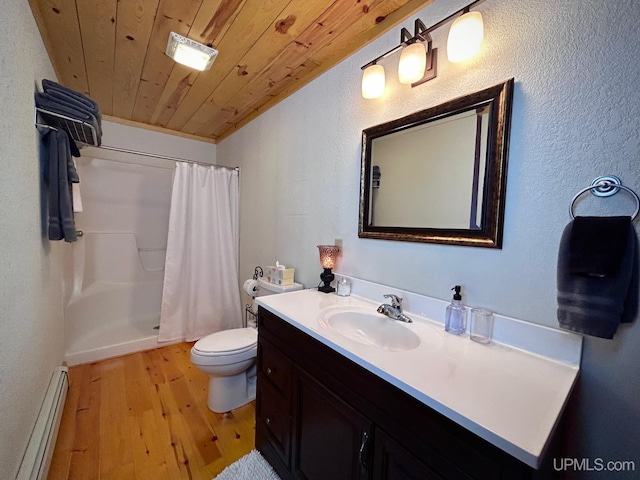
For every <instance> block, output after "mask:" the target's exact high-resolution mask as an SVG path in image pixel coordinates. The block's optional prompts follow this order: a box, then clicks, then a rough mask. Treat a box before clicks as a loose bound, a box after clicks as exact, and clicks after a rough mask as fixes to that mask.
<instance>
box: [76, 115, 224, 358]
mask: <svg viewBox="0 0 640 480" xmlns="http://www.w3.org/2000/svg"><path fill="white" fill-rule="evenodd" d="M103 130H104V135H103V142H104V143H105V144H106V145H110V146H117V147H120V148H126V149H128V150H135V151H142V152H146V153H156V154H160V155H168V156H175V157H177V158H185V157H186V156H188V157H189V158H190V159H194V160H198V161H204V160H205V159H208V160H209V161H211V160H215V145H213V144H209V143H206V142H195V141H193V140H188V139H184V138H176V137H173V136H169V135H166V134H160V133H157V132H149V131H146V130H141V129H137V128H132V127H128V126H123V125H119V124H115V123H111V122H105V124H104V129H103ZM207 152H208V154H207ZM77 164H78V171H79V175H80V189H81V194H82V198H83V204H84V211H83V212H80V213H77V214H76V227H77V228H78V229H80V230H83V232H84V236H82V237H80V238H79V239H78V241H77V242H75V243H74V244H72V245H70V246H69V249H70V253H71V254H70V255H68V260H69V261H68V267H67V269H68V271H69V274H70V276H71V279H70V280H69V281H68V282H67V285H68V289H67V295H66V296H65V299H66V302H65V360H66V361H67V363H68V364H69V365H77V364H81V363H87V362H92V361H97V360H102V359H105V358H110V357H114V356H119V355H124V354H128V353H132V352H137V351H141V350H147V349H151V348H155V347H158V346H162V345H166V343H159V342H158V330H157V329H156V328H154V327H157V326H158V325H159V323H160V307H161V302H162V283H163V275H164V263H165V254H166V242H167V230H168V224H169V206H170V199H171V187H172V178H173V172H174V166H175V162H173V161H168V160H162V159H157V158H149V157H144V156H141V155H133V154H126V153H121V152H114V151H109V150H100V149H97V148H91V147H89V148H86V149H83V150H82V157H81V158H80V159H78V161H77Z"/></svg>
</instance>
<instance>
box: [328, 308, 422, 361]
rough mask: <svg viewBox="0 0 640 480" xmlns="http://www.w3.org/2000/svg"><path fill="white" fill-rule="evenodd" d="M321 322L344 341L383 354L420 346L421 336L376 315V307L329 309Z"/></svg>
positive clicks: (400, 324) (380, 315) (396, 322)
mask: <svg viewBox="0 0 640 480" xmlns="http://www.w3.org/2000/svg"><path fill="white" fill-rule="evenodd" d="M318 321H319V323H320V325H322V326H323V327H324V328H327V329H330V330H333V331H334V332H336V333H339V334H340V335H342V336H343V337H346V338H348V339H350V340H353V341H356V342H358V343H361V344H363V345H371V346H375V347H378V348H382V349H384V350H390V351H401V350H412V349H414V348H416V347H418V345H420V337H419V336H418V335H416V334H415V333H414V332H413V331H411V330H409V328H408V327H407V326H405V325H404V324H403V323H401V322H399V321H397V320H391V319H389V318H388V317H386V316H384V315H382V314H380V313H377V312H376V311H375V308H374V307H357V306H349V307H342V306H341V307H329V308H326V309H325V310H323V311H322V312H321V313H320V316H319V318H318Z"/></svg>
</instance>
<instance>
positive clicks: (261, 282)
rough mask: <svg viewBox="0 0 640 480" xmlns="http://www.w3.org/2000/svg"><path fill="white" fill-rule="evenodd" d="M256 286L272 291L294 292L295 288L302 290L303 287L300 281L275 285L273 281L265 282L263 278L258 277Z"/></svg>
mask: <svg viewBox="0 0 640 480" xmlns="http://www.w3.org/2000/svg"><path fill="white" fill-rule="evenodd" d="M258 286H259V287H260V288H264V289H265V290H269V291H270V292H274V293H285V292H295V291H296V290H302V288H303V285H302V284H301V283H295V282H294V283H292V284H291V285H276V284H275V283H271V282H267V281H266V280H265V279H263V278H259V279H258Z"/></svg>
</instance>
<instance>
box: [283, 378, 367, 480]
mask: <svg viewBox="0 0 640 480" xmlns="http://www.w3.org/2000/svg"><path fill="white" fill-rule="evenodd" d="M294 379H295V390H294V392H295V393H294V401H295V407H294V410H295V411H296V418H295V427H294V428H295V438H294V446H293V473H294V477H295V478H300V479H305V480H327V479H332V480H334V479H335V480H343V479H344V480H357V479H362V480H364V479H369V478H371V475H370V468H369V463H370V457H371V453H370V451H369V449H370V448H371V447H372V444H373V438H372V435H373V425H372V423H371V422H370V421H369V420H368V419H367V418H365V417H364V416H362V415H361V414H360V413H358V412H357V411H356V410H354V409H353V408H352V407H350V406H349V405H347V404H346V403H344V402H343V401H342V400H340V399H339V398H338V397H336V396H335V395H334V394H332V393H331V392H330V391H329V390H327V389H326V388H325V387H324V386H322V385H321V384H320V383H318V382H317V381H316V380H314V379H313V378H312V377H310V376H309V375H307V374H306V373H304V372H303V371H301V370H299V369H296V370H295V373H294Z"/></svg>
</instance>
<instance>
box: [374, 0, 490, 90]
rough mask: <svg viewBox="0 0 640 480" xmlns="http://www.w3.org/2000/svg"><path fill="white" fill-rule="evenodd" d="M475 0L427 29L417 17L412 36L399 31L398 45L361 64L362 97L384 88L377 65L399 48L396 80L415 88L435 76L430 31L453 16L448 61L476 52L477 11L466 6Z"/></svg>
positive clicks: (479, 37)
mask: <svg viewBox="0 0 640 480" xmlns="http://www.w3.org/2000/svg"><path fill="white" fill-rule="evenodd" d="M481 1H483V0H476V1H474V2H472V3H470V4H469V5H467V6H466V7H463V8H461V9H460V10H458V11H456V12H454V13H452V14H451V15H449V16H448V17H447V18H445V19H444V20H441V21H440V22H438V23H436V24H435V25H433V26H431V27H429V28H427V27H426V26H425V24H424V23H423V22H422V20H420V19H419V18H418V19H416V21H415V24H414V31H413V36H411V33H410V32H409V31H408V30H407V29H406V28H403V29H402V30H401V31H400V45H398V46H397V47H395V48H392V49H391V50H389V51H388V52H386V53H383V54H382V55H380V56H379V57H377V58H375V59H373V60H372V61H370V62H369V63H367V64H366V65H364V66H363V67H362V70H363V74H362V96H363V98H378V97H379V96H381V95H382V93H383V91H384V77H385V75H384V68H383V67H382V66H381V65H378V62H379V61H380V60H382V59H383V58H387V57H388V56H390V55H392V54H394V53H396V52H397V51H399V50H401V51H402V52H401V54H400V61H399V62H398V81H400V83H404V84H410V85H411V86H412V87H417V86H418V85H421V84H423V83H424V82H427V81H429V80H431V79H433V78H435V77H436V76H437V63H438V62H437V60H438V49H437V48H433V47H432V45H431V35H430V33H431V32H432V31H434V30H435V29H437V28H440V27H441V26H442V25H444V24H445V23H447V22H449V21H450V20H452V19H453V18H455V17H456V16H458V18H457V19H456V20H455V21H454V22H453V24H452V25H451V30H450V31H449V38H448V40H447V57H448V58H449V61H450V62H461V61H463V60H467V59H469V58H471V57H473V56H474V55H476V54H477V53H478V52H479V51H480V46H481V44H482V38H483V34H484V27H483V23H482V15H481V14H480V12H470V11H469V9H470V8H471V7H472V6H474V5H475V4H476V3H480V2H481Z"/></svg>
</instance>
